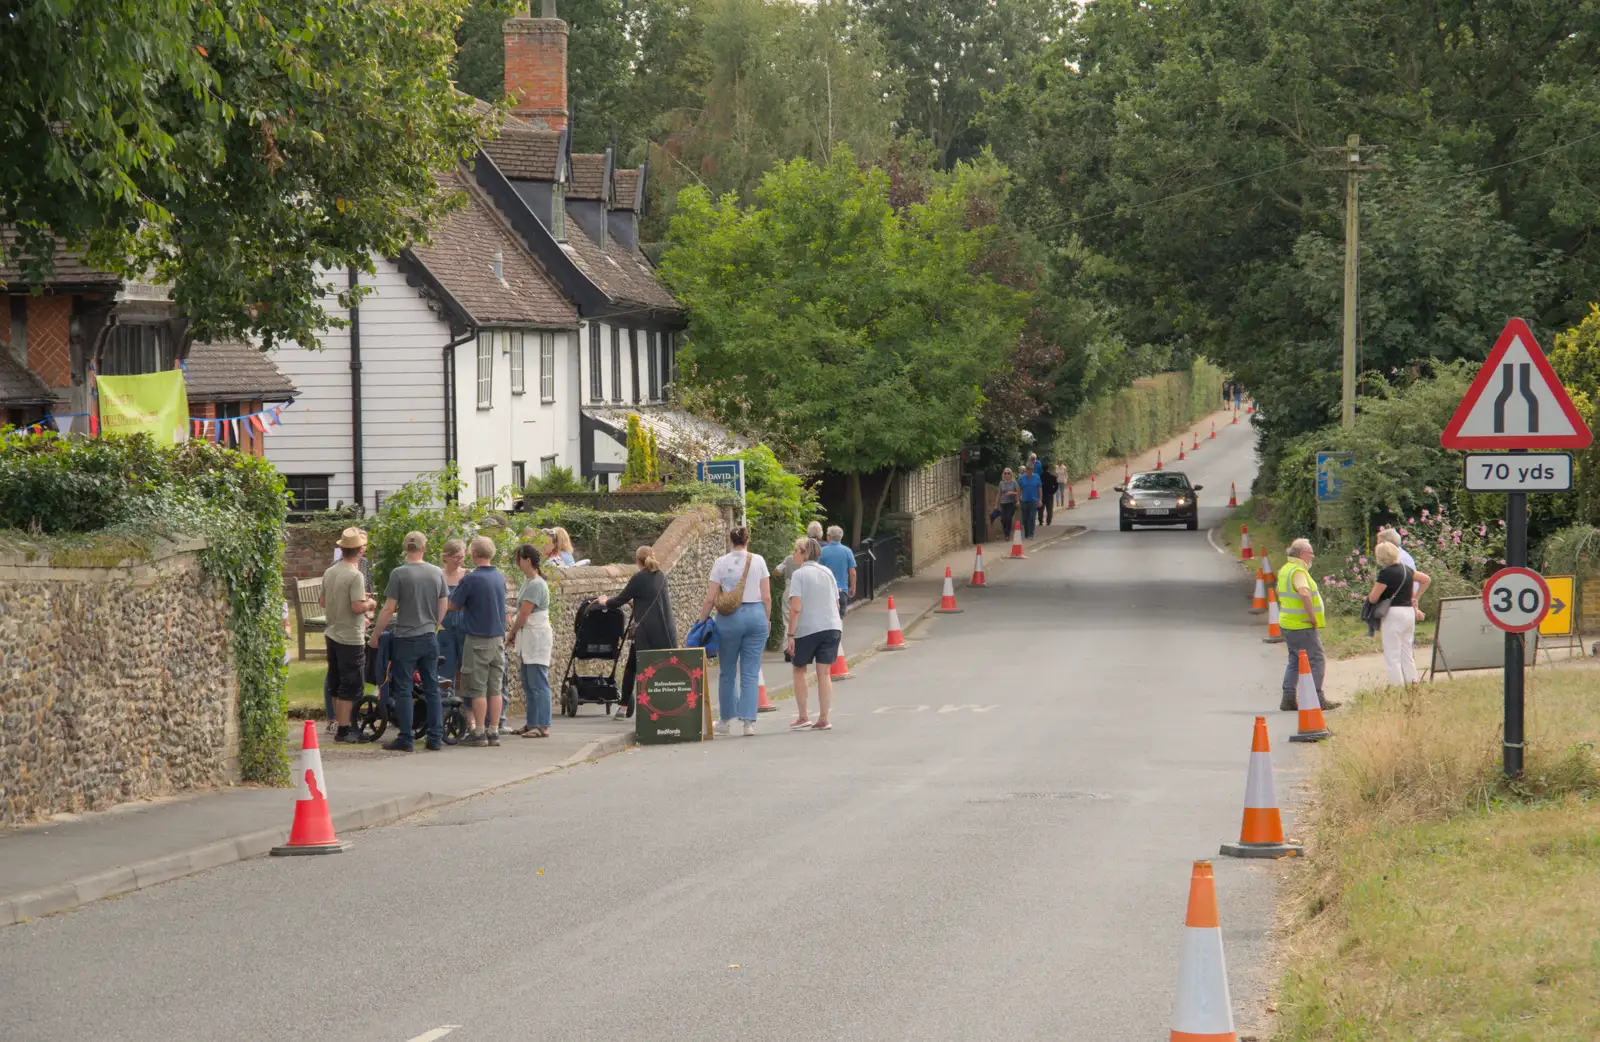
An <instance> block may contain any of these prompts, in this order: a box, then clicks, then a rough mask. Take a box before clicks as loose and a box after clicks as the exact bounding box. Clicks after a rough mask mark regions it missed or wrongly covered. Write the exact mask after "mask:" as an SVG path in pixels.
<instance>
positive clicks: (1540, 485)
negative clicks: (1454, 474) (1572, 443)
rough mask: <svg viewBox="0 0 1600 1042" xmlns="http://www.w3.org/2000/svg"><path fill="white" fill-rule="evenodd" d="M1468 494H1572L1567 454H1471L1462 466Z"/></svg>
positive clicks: (1465, 458)
mask: <svg viewBox="0 0 1600 1042" xmlns="http://www.w3.org/2000/svg"><path fill="white" fill-rule="evenodd" d="M1462 468H1463V469H1462V474H1463V475H1464V477H1465V478H1466V481H1465V485H1464V487H1465V488H1466V490H1467V491H1468V492H1570V491H1571V490H1572V456H1571V454H1570V453H1566V452H1527V453H1524V452H1519V453H1515V454H1511V453H1505V454H1502V453H1484V452H1473V453H1468V454H1467V455H1466V456H1465V457H1464V462H1463V464H1462Z"/></svg>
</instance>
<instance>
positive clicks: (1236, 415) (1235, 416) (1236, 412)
mask: <svg viewBox="0 0 1600 1042" xmlns="http://www.w3.org/2000/svg"><path fill="white" fill-rule="evenodd" d="M1233 422H1234V423H1238V422H1239V407H1238V406H1237V405H1235V406H1234V407H1233Z"/></svg>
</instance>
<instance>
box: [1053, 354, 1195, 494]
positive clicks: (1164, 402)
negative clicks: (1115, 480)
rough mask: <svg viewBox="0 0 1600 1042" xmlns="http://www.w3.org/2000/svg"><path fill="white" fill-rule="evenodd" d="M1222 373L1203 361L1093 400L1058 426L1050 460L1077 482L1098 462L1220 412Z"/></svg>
mask: <svg viewBox="0 0 1600 1042" xmlns="http://www.w3.org/2000/svg"><path fill="white" fill-rule="evenodd" d="M1221 401H1222V370H1220V369H1218V368H1217V367H1216V366H1214V365H1212V364H1211V363H1210V362H1208V361H1206V360H1205V359H1203V358H1197V359H1195V362H1194V364H1193V366H1191V367H1190V368H1189V370H1188V371H1187V372H1174V373H1161V374H1160V375H1158V376H1152V377H1147V378H1144V379H1141V380H1137V381H1135V382H1134V384H1133V386H1132V387H1125V388H1123V389H1122V390H1120V391H1117V392H1116V393H1115V394H1112V395H1109V396H1107V397H1105V398H1101V399H1098V400H1096V401H1094V402H1092V403H1090V404H1089V405H1087V406H1085V407H1084V408H1083V409H1081V410H1079V412H1078V413H1077V414H1076V415H1075V416H1073V417H1072V418H1071V419H1068V420H1065V421H1063V422H1062V423H1061V425H1060V427H1059V428H1058V430H1057V432H1056V441H1055V447H1054V456H1053V458H1054V460H1055V461H1056V462H1058V463H1062V464H1065V465H1066V467H1067V472H1068V473H1069V474H1072V475H1073V476H1074V480H1076V477H1077V475H1079V474H1088V473H1091V472H1093V471H1094V470H1095V469H1096V468H1097V467H1098V466H1099V464H1100V462H1101V461H1102V460H1106V459H1121V458H1125V457H1128V456H1136V455H1138V454H1139V453H1141V452H1144V451H1146V450H1147V449H1150V448H1153V447H1155V446H1156V445H1158V444H1160V443H1161V442H1163V441H1166V440H1167V439H1168V438H1170V437H1172V436H1173V435H1174V434H1176V433H1177V432H1179V431H1181V430H1183V429H1184V428H1185V427H1187V426H1189V424H1191V423H1193V422H1194V421H1195V420H1196V419H1198V418H1199V417H1201V416H1205V415H1206V414H1208V413H1211V412H1214V411H1215V410H1216V409H1218V408H1220V407H1221V406H1220V403H1221Z"/></svg>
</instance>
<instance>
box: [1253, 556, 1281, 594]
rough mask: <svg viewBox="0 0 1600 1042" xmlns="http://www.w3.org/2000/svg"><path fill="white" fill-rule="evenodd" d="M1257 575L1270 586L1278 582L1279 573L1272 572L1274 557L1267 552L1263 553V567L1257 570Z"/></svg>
mask: <svg viewBox="0 0 1600 1042" xmlns="http://www.w3.org/2000/svg"><path fill="white" fill-rule="evenodd" d="M1256 575H1258V576H1260V577H1261V581H1262V582H1264V583H1266V584H1267V585H1268V586H1271V585H1272V584H1274V583H1275V582H1277V581H1278V573H1277V572H1274V571H1273V570H1272V555H1271V554H1269V553H1267V552H1266V551H1265V550H1263V551H1261V566H1260V567H1259V568H1257V569H1256Z"/></svg>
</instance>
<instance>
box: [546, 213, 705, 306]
mask: <svg viewBox="0 0 1600 1042" xmlns="http://www.w3.org/2000/svg"><path fill="white" fill-rule="evenodd" d="M561 245H562V248H563V249H565V250H566V251H567V256H569V257H571V258H572V260H573V262H574V263H576V264H577V265H578V267H579V268H580V269H581V270H582V271H583V273H584V274H585V275H587V276H589V279H590V281H592V282H593V283H594V284H595V285H597V286H599V287H600V289H601V290H602V291H603V292H604V293H605V295H606V296H608V297H610V298H611V299H612V300H616V301H621V302H623V303H627V304H637V305H643V306H644V307H651V308H662V309H666V310H673V311H676V310H678V307H679V305H678V302H677V301H676V300H674V299H673V297H672V294H671V293H668V292H667V288H666V287H665V286H663V285H662V284H661V280H660V279H659V278H657V277H656V271H655V268H653V267H651V266H650V262H649V261H647V260H645V259H644V254H642V253H640V252H638V251H637V250H630V249H628V248H627V247H626V246H623V245H621V244H620V243H618V242H617V241H616V240H615V239H612V238H607V240H606V248H605V249H604V250H602V249H601V248H600V246H599V244H598V243H596V242H595V241H594V240H593V239H591V238H589V236H588V234H587V233H586V232H585V231H584V230H583V229H582V228H581V227H579V225H578V220H577V218H575V217H573V216H572V215H571V213H570V212H569V213H568V219H567V241H566V242H564V243H562V244H561Z"/></svg>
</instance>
